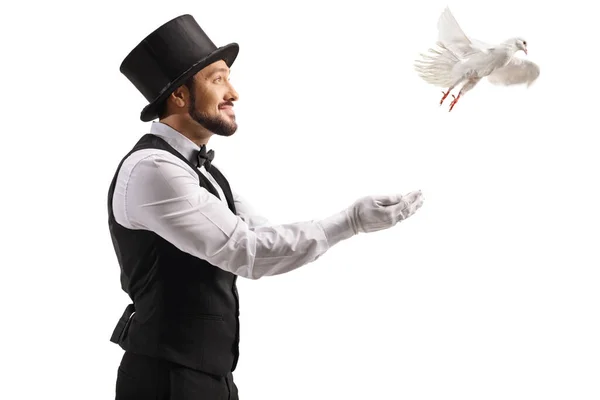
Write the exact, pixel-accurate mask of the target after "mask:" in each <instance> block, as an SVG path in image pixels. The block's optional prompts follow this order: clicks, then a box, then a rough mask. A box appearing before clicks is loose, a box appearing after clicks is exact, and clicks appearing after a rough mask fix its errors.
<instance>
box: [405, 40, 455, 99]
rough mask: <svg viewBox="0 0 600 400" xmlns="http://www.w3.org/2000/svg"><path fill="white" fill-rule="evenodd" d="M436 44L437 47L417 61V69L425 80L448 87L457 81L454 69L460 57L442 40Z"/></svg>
mask: <svg viewBox="0 0 600 400" xmlns="http://www.w3.org/2000/svg"><path fill="white" fill-rule="evenodd" d="M436 45H437V48H431V49H429V50H428V53H427V54H421V58H420V59H418V60H416V61H415V64H414V66H415V70H416V71H417V73H418V74H419V76H420V77H421V78H422V79H423V80H424V81H425V82H427V83H429V84H431V85H435V86H440V87H444V88H447V87H450V86H451V85H453V84H454V83H455V82H454V81H455V80H454V79H453V77H452V70H453V69H454V66H455V65H456V64H457V63H458V62H459V61H460V59H459V58H458V57H457V56H456V55H455V54H454V53H453V52H451V51H450V50H448V49H447V48H446V47H445V46H444V45H443V44H442V43H441V42H438V43H436Z"/></svg>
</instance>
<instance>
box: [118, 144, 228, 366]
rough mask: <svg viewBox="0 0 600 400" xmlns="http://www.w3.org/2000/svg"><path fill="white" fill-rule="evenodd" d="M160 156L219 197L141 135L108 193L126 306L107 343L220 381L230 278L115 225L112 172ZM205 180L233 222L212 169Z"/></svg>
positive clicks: (149, 236) (151, 236)
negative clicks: (148, 155) (144, 155)
mask: <svg viewBox="0 0 600 400" xmlns="http://www.w3.org/2000/svg"><path fill="white" fill-rule="evenodd" d="M146 148H158V149H163V150H166V151H168V152H170V153H172V154H174V155H175V156H177V157H179V158H180V159H181V160H183V161H184V162H185V163H187V164H188V165H190V167H192V169H193V170H194V171H196V172H197V173H198V177H199V179H200V186H202V187H204V188H206V189H207V190H208V191H209V192H210V193H212V194H214V195H215V196H217V197H219V194H218V192H217V191H216V189H215V188H214V186H213V185H212V184H211V183H210V181H209V180H208V179H206V177H205V176H204V175H202V174H201V173H200V172H199V171H197V169H196V167H195V166H194V165H192V164H191V163H190V162H188V161H187V160H186V159H185V157H183V156H182V155H181V154H180V153H178V152H177V151H176V150H175V149H174V148H173V147H171V146H170V145H169V144H168V143H166V142H165V141H164V140H163V139H161V138H159V137H158V136H155V135H151V134H146V135H144V136H143V137H142V138H141V139H140V140H139V141H138V143H137V144H136V145H135V146H134V147H133V149H132V150H131V151H130V152H129V153H128V154H127V155H126V156H125V157H124V158H123V159H122V160H121V162H120V163H119V167H118V168H117V172H116V173H115V176H114V178H113V180H112V183H111V185H110V189H109V193H108V226H109V229H110V234H111V237H112V242H113V245H114V249H115V252H116V255H117V259H118V261H119V264H120V266H121V287H122V288H123V290H124V291H125V292H127V294H129V297H130V298H131V299H132V301H133V304H130V305H129V306H128V307H127V309H126V310H125V313H124V314H123V316H122V317H121V320H120V321H119V323H118V324H117V327H116V328H115V330H114V332H113V336H112V338H111V341H113V342H114V343H118V344H119V345H120V346H121V347H122V348H123V349H124V350H126V351H130V352H133V353H138V354H143V355H148V356H151V357H159V358H163V359H166V360H169V361H172V362H174V363H177V364H181V365H184V366H187V367H189V368H193V369H197V370H200V371H204V372H208V373H212V374H215V375H225V374H227V373H228V372H229V371H233V370H235V367H236V365H237V360H238V355H239V352H238V344H239V303H238V293H237V288H236V278H237V276H236V275H234V274H232V273H230V272H226V271H223V270H222V269H220V268H218V267H216V266H214V265H212V264H210V263H208V262H207V261H204V260H201V259H199V258H197V257H193V256H191V255H189V254H188V253H185V252H183V251H181V250H179V249H177V248H176V247H175V246H173V245H172V244H171V243H169V242H167V241H166V240H164V239H162V238H161V237H160V236H158V235H157V234H156V233H154V232H151V231H147V230H132V229H127V228H124V227H123V226H121V225H119V224H118V223H117V222H116V221H115V218H114V215H113V210H112V199H113V193H114V189H115V183H116V179H117V176H118V173H119V169H120V168H121V166H122V165H123V162H124V161H125V159H126V158H127V157H128V156H129V155H130V154H132V153H133V152H135V151H138V150H141V149H146ZM210 173H211V175H213V177H214V178H215V180H216V181H217V182H218V183H219V185H220V186H221V189H222V190H223V193H224V194H225V197H226V199H227V204H228V205H229V209H230V210H231V211H232V212H233V213H234V214H235V206H234V203H233V196H232V194H231V189H230V187H229V184H228V182H227V180H226V179H225V177H224V176H223V175H222V174H221V173H220V172H219V170H218V169H217V168H215V167H214V165H213V166H212V167H211V170H210Z"/></svg>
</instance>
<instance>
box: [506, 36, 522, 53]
mask: <svg viewBox="0 0 600 400" xmlns="http://www.w3.org/2000/svg"><path fill="white" fill-rule="evenodd" d="M507 42H508V45H509V46H511V47H512V48H513V49H514V51H515V52H517V51H519V50H523V52H524V53H525V55H527V40H525V39H523V38H521V37H516V38H512V39H509V40H508V41H507Z"/></svg>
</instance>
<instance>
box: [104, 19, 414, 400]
mask: <svg viewBox="0 0 600 400" xmlns="http://www.w3.org/2000/svg"><path fill="white" fill-rule="evenodd" d="M237 54H238V45H237V44H235V43H232V44H229V45H227V46H224V47H220V48H217V47H216V46H215V45H214V44H213V43H212V41H211V40H210V39H209V38H208V37H207V35H206V34H205V33H204V32H203V31H202V29H201V28H200V27H199V26H198V24H197V23H196V21H195V20H194V18H193V17H192V16H190V15H183V16H180V17H177V18H175V19H173V20H171V21H169V22H167V23H166V24H164V25H162V26H161V27H160V28H158V29H157V30H155V31H154V32H152V33H151V34H150V35H149V36H148V37H146V38H145V39H144V40H143V41H142V42H140V44H139V45H138V46H137V47H135V48H134V49H133V50H132V51H131V53H130V54H129V55H128V56H127V57H126V58H125V60H124V61H123V63H122V65H121V72H122V73H123V74H124V75H125V76H126V77H127V78H128V79H129V80H130V81H131V82H132V83H133V84H134V85H135V86H136V88H137V89H138V90H139V91H140V92H141V93H142V94H143V95H144V96H145V98H146V99H147V100H148V102H149V103H148V105H146V107H144V109H143V110H142V113H141V119H142V121H145V122H149V121H152V120H154V119H156V118H159V121H158V122H153V123H152V127H151V131H150V133H149V134H146V135H143V136H142V138H141V139H140V140H139V141H138V143H137V144H136V145H135V146H134V148H133V149H132V150H131V151H130V152H129V153H128V154H126V156H125V157H124V158H123V160H122V161H121V163H120V164H119V167H118V168H117V171H116V173H115V176H114V179H113V181H112V183H111V186H110V189H109V194H108V214H109V228H110V233H111V237H112V240H113V244H114V248H115V252H116V255H117V259H118V261H119V264H120V267H121V285H122V288H123V290H124V291H126V292H127V293H128V295H129V296H130V297H131V299H132V301H133V304H131V305H129V306H128V307H127V309H126V310H125V313H124V314H123V316H122V318H121V320H120V321H119V323H118V324H117V327H116V328H115V330H114V332H113V336H112V338H111V340H112V341H113V342H115V343H118V344H119V345H120V346H121V347H122V348H123V349H124V350H125V354H124V356H123V359H122V361H121V364H120V366H119V369H118V377H117V385H116V398H117V399H150V398H152V399H154V398H157V399H158V398H160V399H173V400H182V399H203V400H213V399H214V400H216V399H229V400H236V399H238V392H237V387H236V385H235V384H234V382H233V375H232V372H233V371H234V370H235V368H236V364H237V360H238V344H239V318H238V317H239V308H238V304H239V303H238V292H237V289H236V279H237V277H238V276H241V277H244V278H248V279H259V278H261V277H264V276H270V275H276V274H283V273H286V272H289V271H291V270H294V269H296V268H298V267H300V266H303V265H306V264H308V263H310V262H312V261H314V260H316V259H317V258H318V257H320V256H321V255H322V254H323V253H325V252H326V251H327V250H328V249H329V248H331V246H333V245H335V244H336V243H338V242H340V241H341V240H345V239H348V238H350V237H352V236H354V235H356V234H358V233H360V232H373V231H378V230H381V229H387V228H390V227H392V226H394V225H396V224H397V223H398V222H399V221H402V220H404V219H406V218H408V217H409V216H411V215H412V214H413V213H415V212H416V210H417V209H418V208H419V207H420V206H421V204H422V196H421V192H420V191H419V192H412V193H409V194H408V195H406V196H402V195H394V196H380V197H375V196H368V197H364V198H362V199H359V200H357V201H355V202H354V203H353V204H352V205H351V206H350V207H348V208H347V209H344V210H342V211H339V212H337V213H335V214H333V215H331V216H330V217H329V218H326V219H324V220H319V221H306V222H298V223H290V224H284V225H276V226H270V225H269V224H268V221H267V220H266V219H264V218H262V217H260V216H257V215H255V214H254V213H253V212H252V209H251V207H249V205H248V204H247V203H246V202H245V201H244V200H242V199H241V197H240V196H238V195H237V194H236V193H235V190H232V188H230V187H229V184H228V182H227V180H226V178H225V177H224V176H223V174H222V173H221V172H220V171H219V169H217V167H216V166H215V165H213V163H212V161H213V157H214V152H213V151H212V150H211V151H207V150H206V145H207V143H208V141H209V139H210V137H211V136H212V135H222V136H230V135H233V133H234V132H235V131H236V129H237V125H236V119H235V114H234V111H233V104H234V102H235V101H236V100H237V99H238V94H237V93H236V91H235V89H234V88H233V86H232V85H231V82H230V81H229V68H230V67H231V66H232V64H233V62H234V60H235V58H236V57H237Z"/></svg>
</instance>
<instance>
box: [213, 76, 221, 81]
mask: <svg viewBox="0 0 600 400" xmlns="http://www.w3.org/2000/svg"><path fill="white" fill-rule="evenodd" d="M222 80H223V78H222V77H220V76H218V77H217V78H216V79H215V82H221V81H222Z"/></svg>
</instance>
